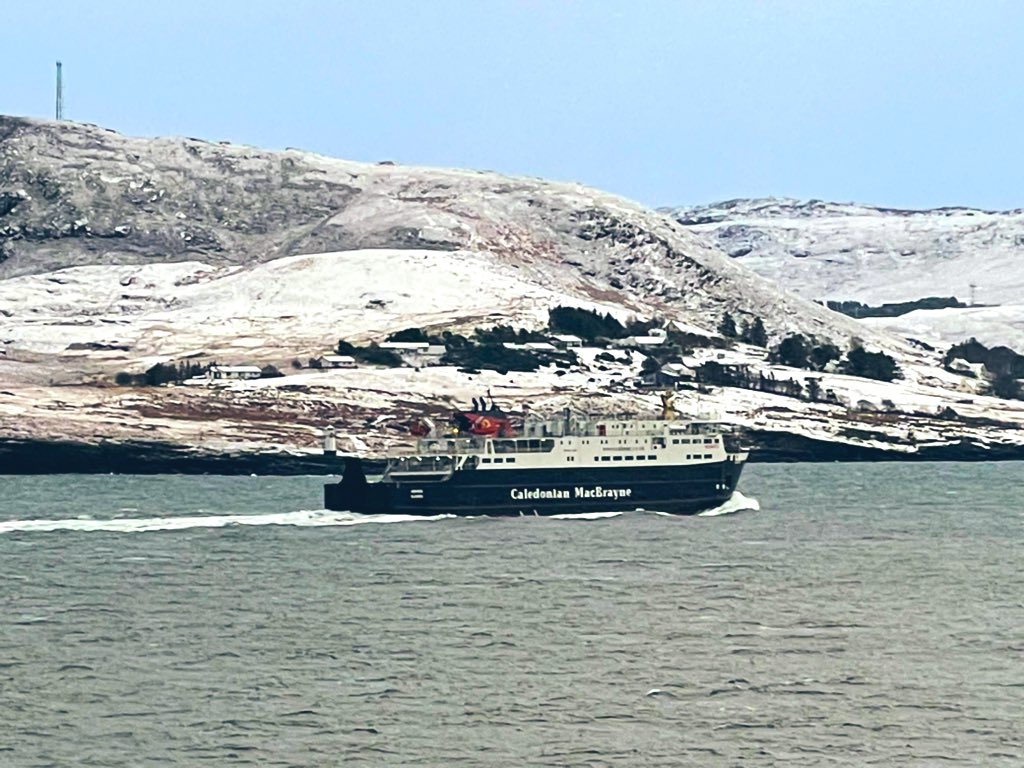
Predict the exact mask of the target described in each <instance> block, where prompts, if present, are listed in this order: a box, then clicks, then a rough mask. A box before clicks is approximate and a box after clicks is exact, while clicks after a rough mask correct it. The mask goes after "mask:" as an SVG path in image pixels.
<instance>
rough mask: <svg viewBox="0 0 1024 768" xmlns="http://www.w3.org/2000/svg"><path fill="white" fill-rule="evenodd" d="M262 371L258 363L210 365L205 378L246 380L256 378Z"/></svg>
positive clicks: (213, 379)
mask: <svg viewBox="0 0 1024 768" xmlns="http://www.w3.org/2000/svg"><path fill="white" fill-rule="evenodd" d="M261 373H262V371H261V370H260V367H259V366H258V365H211V366H210V368H209V370H207V371H206V378H207V379H210V380H211V381H218V380H220V381H247V380H249V379H258V378H259V377H260V374H261Z"/></svg>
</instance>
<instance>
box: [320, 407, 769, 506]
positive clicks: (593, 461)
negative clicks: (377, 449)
mask: <svg viewBox="0 0 1024 768" xmlns="http://www.w3.org/2000/svg"><path fill="white" fill-rule="evenodd" d="M663 404H664V408H663V411H662V415H661V418H654V419H634V418H609V417H603V416H593V415H588V414H583V413H578V412H575V411H573V410H572V409H566V410H565V411H563V412H562V413H560V414H558V415H557V416H555V417H543V416H538V415H534V414H532V413H529V412H527V414H526V415H525V416H524V418H523V419H522V421H521V423H519V424H513V421H512V419H511V418H510V417H509V416H508V415H507V414H506V413H504V412H503V411H502V410H501V409H500V408H498V407H496V406H495V405H494V402H493V400H492V401H491V404H490V407H486V404H485V403H484V402H483V401H481V402H480V403H479V404H475V405H474V408H473V410H472V411H456V412H455V414H453V416H452V418H451V420H450V422H449V424H448V425H446V426H445V427H443V428H439V427H437V426H435V424H434V423H432V422H429V421H426V420H424V424H423V425H422V426H421V427H420V428H419V429H418V430H416V431H417V432H418V433H419V434H418V435H417V438H418V439H417V442H416V447H415V450H414V451H412V452H410V453H408V454H405V455H396V456H393V457H390V458H389V459H388V460H387V462H386V466H385V469H384V473H383V475H382V476H380V477H379V478H375V479H373V480H370V479H368V478H367V476H366V473H365V468H364V465H363V462H362V460H361V459H359V458H357V457H354V456H346V457H344V473H343V475H342V479H341V481H340V482H336V483H329V484H327V485H325V486H324V504H325V506H326V508H327V509H329V510H334V511H348V512H357V513H361V514H404V515H443V514H452V515H467V516H468V515H474V516H475V515H557V514H567V513H580V512H623V511H631V510H646V511H657V512H667V513H672V514H681V515H685V514H695V513H697V512H701V511H704V510H707V509H711V508H713V507H716V506H719V505H720V504H722V503H723V502H725V501H726V500H727V499H728V498H729V497H730V496H731V495H732V493H733V491H734V490H735V489H736V485H737V483H738V482H739V479H740V473H741V472H742V470H743V466H744V463H745V462H746V460H747V458H748V455H749V452H748V451H747V450H746V449H744V448H742V447H741V446H740V444H739V435H738V434H737V433H735V432H733V431H731V430H730V428H729V426H728V425H726V424H723V423H721V422H720V421H717V420H713V419H688V420H683V419H679V418H676V416H675V412H674V410H673V408H672V405H671V401H670V400H668V399H664V398H663Z"/></svg>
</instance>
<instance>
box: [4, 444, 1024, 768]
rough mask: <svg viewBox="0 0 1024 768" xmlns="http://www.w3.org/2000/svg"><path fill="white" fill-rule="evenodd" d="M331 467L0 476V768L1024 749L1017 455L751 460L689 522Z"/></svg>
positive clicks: (869, 758)
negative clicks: (351, 503) (999, 460)
mask: <svg viewBox="0 0 1024 768" xmlns="http://www.w3.org/2000/svg"><path fill="white" fill-rule="evenodd" d="M320 486H321V480H320V479H318V478H214V477H156V478H133V477H0V608H2V612H0V714H2V716H3V727H2V728H0V765H3V766H18V767H20V766H50V765H53V766H64V765H101V766H141V765H158V764H159V765H182V766H192V765H203V764H206V765H224V764H232V765H233V764H252V765H260V766H277V765H281V766H286V765H287V766H310V765H315V766H319V765H332V766H333V765H342V764H344V765H396V766H397V765H429V766H451V765H466V766H511V765H538V766H540V765H545V766H546V765H580V766H637V765H646V766H660V765H665V766H677V765H700V766H734V765H782V764H786V765H800V766H808V765H829V766H835V765H851V766H863V765H885V766H894V765H955V764H961V765H984V766H1014V767H1015V768H1016V767H1018V766H1020V765H1022V764H1024V729H1022V727H1021V723H1022V722H1024V568H1022V566H1024V516H1022V509H1024V498H1022V497H1024V493H1022V491H1021V490H1020V489H1021V488H1024V465H1021V464H929V465H914V466H911V465H879V464H874V465H840V464H830V465H794V466H753V467H750V468H749V469H748V471H747V473H746V475H745V476H744V479H743V481H742V483H741V488H742V490H743V492H744V493H745V494H746V495H748V496H751V497H756V498H757V499H758V500H759V501H760V503H761V510H760V511H747V512H738V513H735V514H725V515H718V516H715V517H698V518H672V517H664V516H658V515H653V514H642V513H631V514H626V515H622V516H618V517H611V518H602V519H596V520H579V519H568V520H552V519H544V518H522V519H488V518H477V519H468V520H467V519H450V518H449V519H436V520H425V521H411V522H410V521H407V520H404V519H402V518H384V519H372V518H371V519H366V518H363V519H356V518H352V517H350V516H347V515H336V514H333V513H326V512H323V511H322V510H320V509H319V508H320V506H321V504H320ZM197 518H203V519H202V520H199V519H197ZM243 523H248V524H243Z"/></svg>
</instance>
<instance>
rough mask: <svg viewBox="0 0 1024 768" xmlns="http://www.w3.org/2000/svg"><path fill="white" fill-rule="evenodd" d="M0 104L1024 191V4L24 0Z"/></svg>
mask: <svg viewBox="0 0 1024 768" xmlns="http://www.w3.org/2000/svg"><path fill="white" fill-rule="evenodd" d="M0 18H2V20H3V27H4V30H3V41H4V42H3V46H0V72H3V76H2V78H0V112H2V113H6V114H18V115H31V116H38V117H52V115H53V101H54V94H53V91H54V62H55V61H56V60H57V59H61V60H63V62H64V74H65V114H66V116H67V117H69V118H71V119H75V120H81V121H84V122H92V123H98V124H100V125H103V126H106V127H110V128H113V129H115V130H118V131H120V132H122V133H126V134H130V135H143V136H148V135H182V136H194V137H197V138H204V139H210V140H231V141H235V142H241V143H247V144H254V145H258V146H265V147H271V148H283V147H301V148H303V149H309V150H313V151H317V152H321V153H324V154H327V155H332V156H336V157H343V158H348V159H352V160H367V161H377V160H385V159H390V160H395V161H399V162H404V163H411V164H420V165H440V166H455V167H468V168H478V169H491V170H497V171H502V172H505V173H513V174H524V175H530V176H542V177H546V178H552V179H560V180H567V181H578V182H580V183H584V184H588V185H592V186H596V187H600V188H603V189H606V190H609V191H612V192H616V193H618V194H621V195H625V196H627V197H630V198H633V199H635V200H639V201H641V202H643V203H647V204H649V205H671V204H677V203H679V204H687V203H702V202H711V201H714V200H722V199H726V198H731V197H753V196H765V195H780V196H783V195H785V196H793V197H802V198H809V197H815V198H822V199H829V200H839V201H859V202H867V203H875V204H882V205H895V206H905V207H929V206H939V205H972V206H978V207H987V208H1018V207H1024V185H1022V181H1024V151H1022V147H1024V131H1022V130H1021V121H1022V117H1024V77H1022V76H1024V39H1022V38H1024V2H1011V1H1009V0H1007V1H1005V2H1004V1H1001V0H974V1H973V2H968V1H967V0H964V1H963V2H943V1H941V0H938V1H936V0H933V1H932V2H925V1H923V0H889V2H882V1H880V0H860V1H857V2H855V1H853V0H849V1H845V0H832V1H829V0H818V1H814V0H806V1H804V2H783V1H781V0H780V1H778V2H771V1H769V0H762V1H760V2H758V1H755V0H723V1H722V2H711V1H710V0H708V1H706V2H701V1H698V0H693V1H692V2H683V1H682V0H680V1H679V2H668V1H664V2H663V1H660V0H647V1H644V0H634V2H626V1H625V0H620V1H612V0H590V1H584V0H576V1H575V2H573V1H572V0H478V1H477V2H473V1H472V0H464V1H463V2H456V1H455V0H420V1H419V2H413V1H412V0H374V1H373V2H371V1H370V0H365V1H363V2H354V1H348V2H345V1H339V2H327V1H326V0H321V1H317V0H288V2H281V3H269V2H259V0H253V1H252V2H232V1H229V0H224V1H223V2H217V0H206V2H196V1H195V0H177V1H176V2H170V1H165V2H152V3H151V2H128V1H124V2H109V1H104V0H90V1H88V2H64V1H59V0H40V1H39V2H24V1H21V2H7V3H4V7H3V9H2V11H0Z"/></svg>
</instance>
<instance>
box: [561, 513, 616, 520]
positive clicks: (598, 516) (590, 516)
mask: <svg viewBox="0 0 1024 768" xmlns="http://www.w3.org/2000/svg"><path fill="white" fill-rule="evenodd" d="M621 514H623V513H622V512H566V513H565V514H564V515H550V518H551V519H552V520H603V519H604V518H606V517H618V516H619V515H621Z"/></svg>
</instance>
